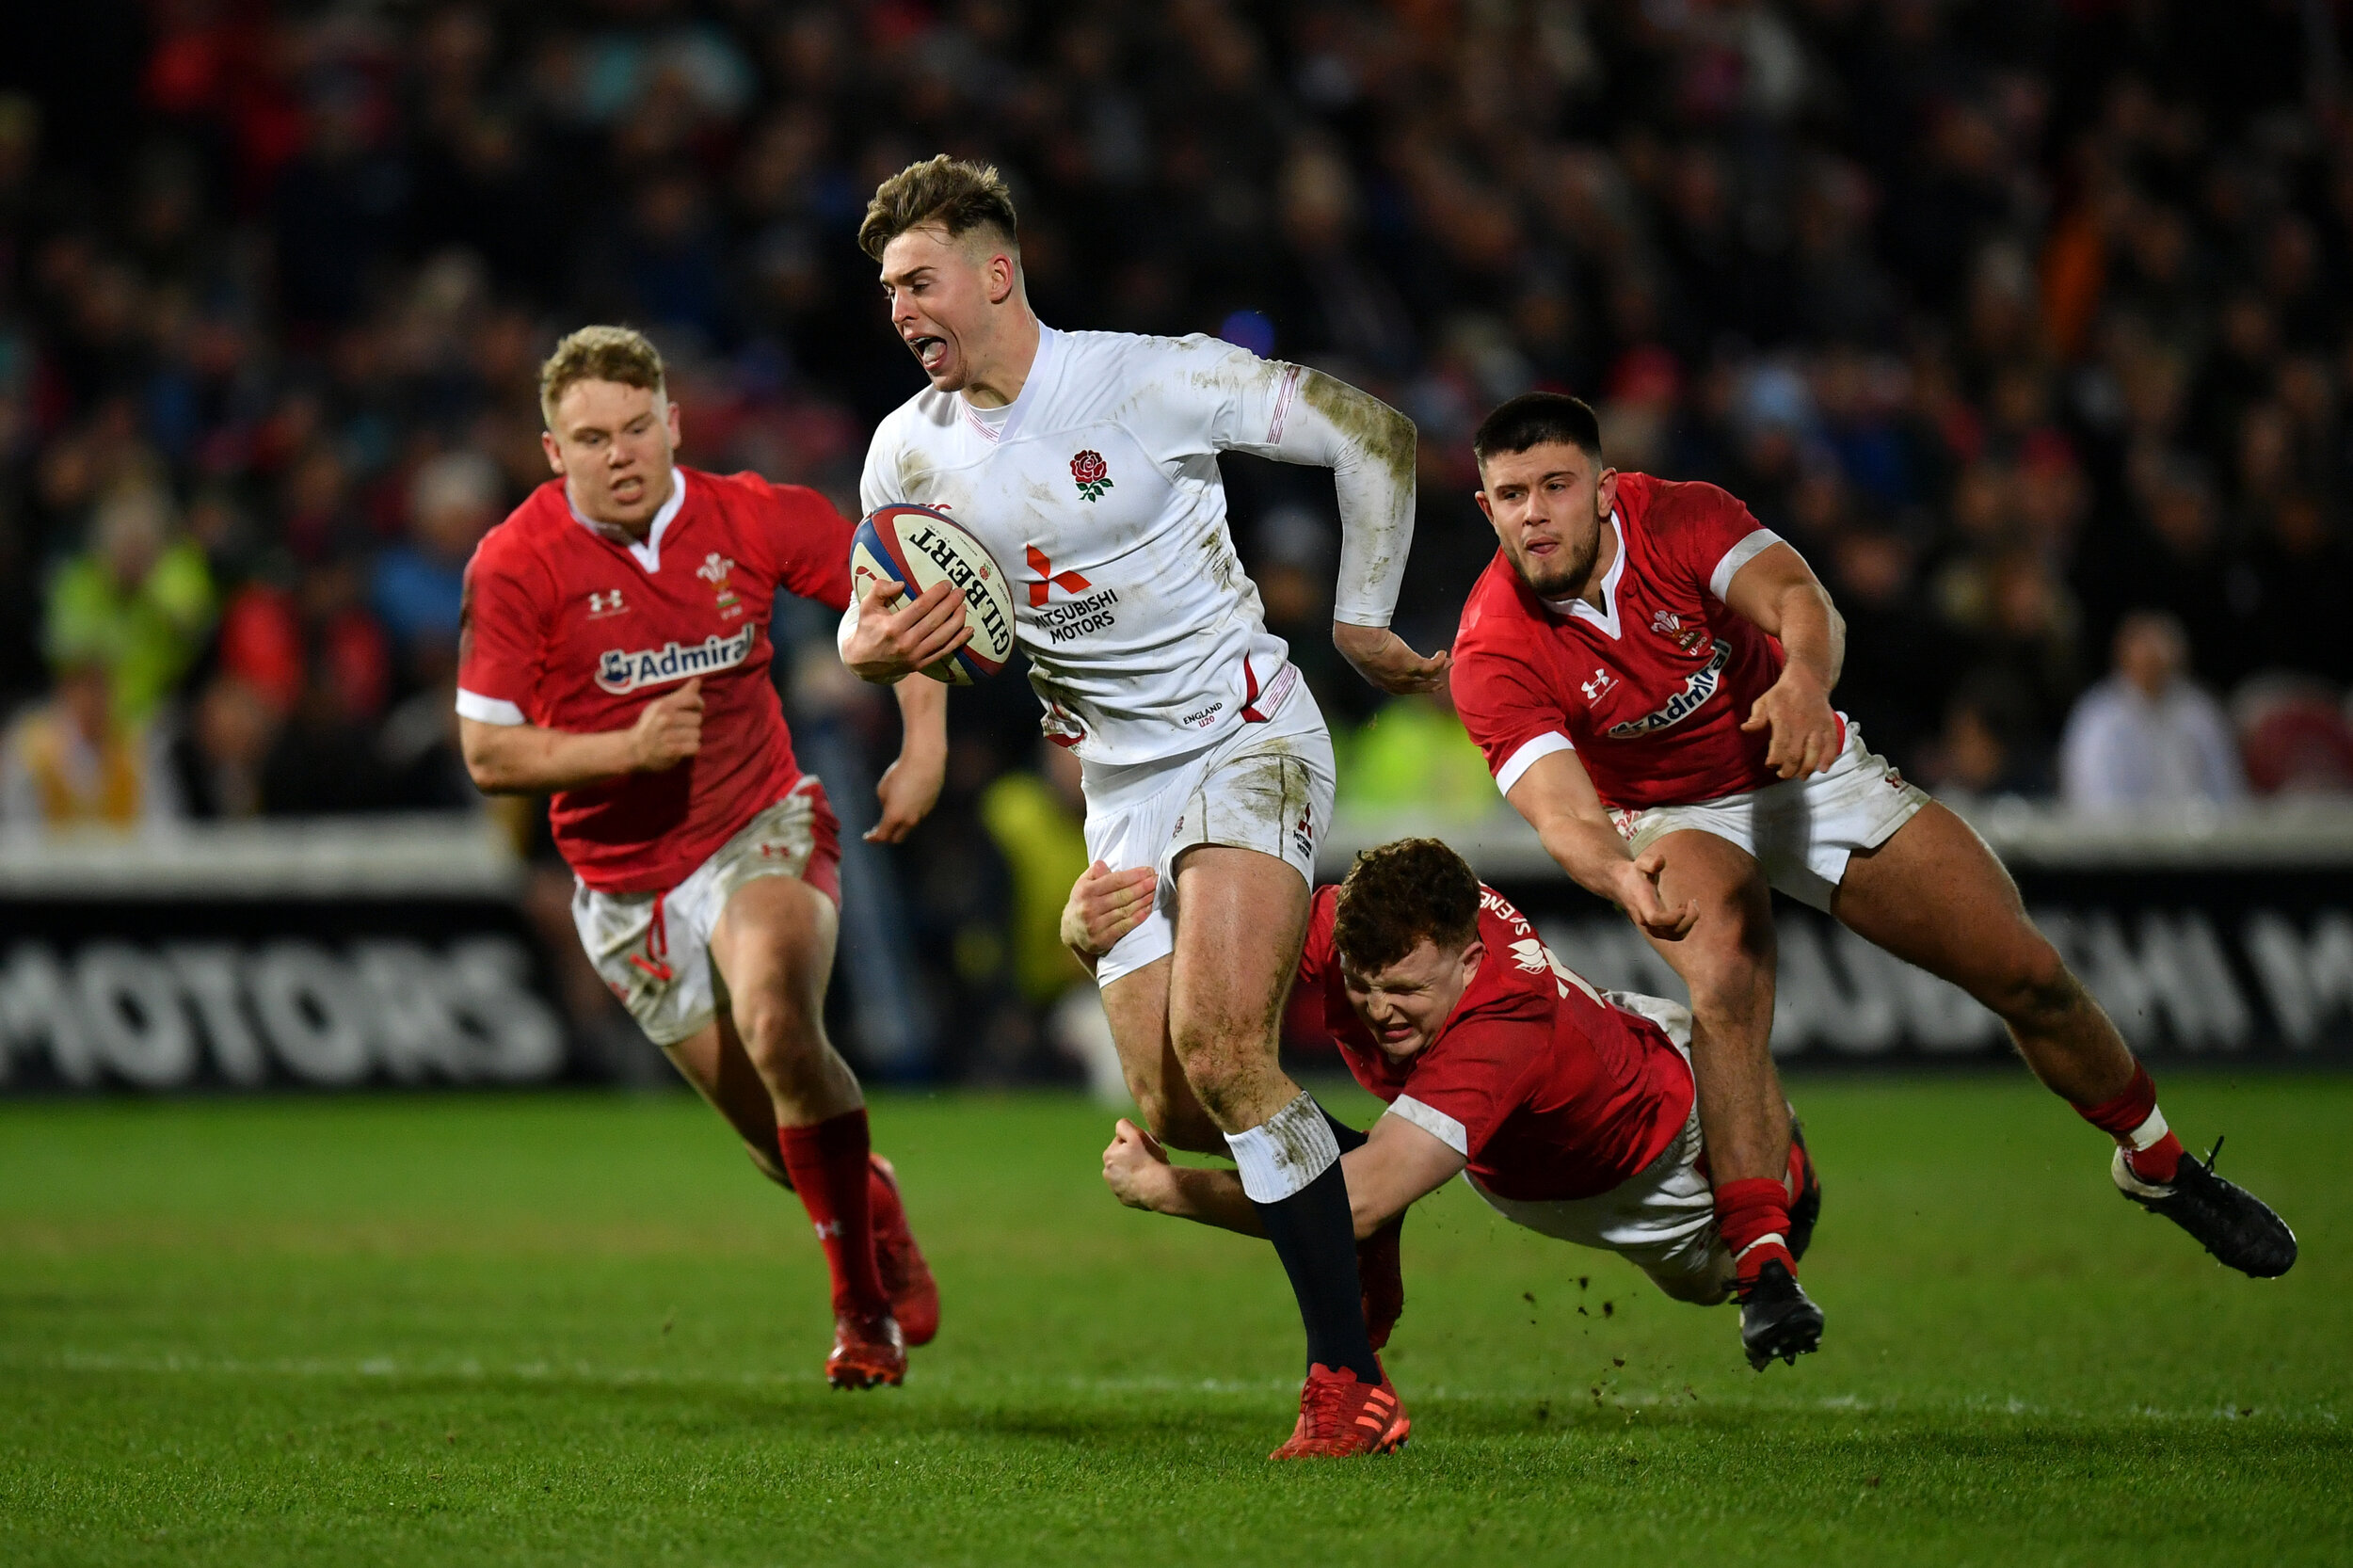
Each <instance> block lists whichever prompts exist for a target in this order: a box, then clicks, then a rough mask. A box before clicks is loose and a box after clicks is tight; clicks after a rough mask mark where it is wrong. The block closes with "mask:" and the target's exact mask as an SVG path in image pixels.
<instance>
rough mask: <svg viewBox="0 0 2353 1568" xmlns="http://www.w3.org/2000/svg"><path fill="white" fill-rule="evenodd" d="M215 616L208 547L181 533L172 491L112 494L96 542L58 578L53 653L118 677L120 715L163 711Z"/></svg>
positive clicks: (96, 520) (51, 625)
mask: <svg viewBox="0 0 2353 1568" xmlns="http://www.w3.org/2000/svg"><path fill="white" fill-rule="evenodd" d="M212 621H213V584H212V575H211V573H210V572H209V571H208V570H207V569H206V568H205V565H204V552H203V551H202V550H201V549H200V547H199V546H198V545H197V544H196V543H195V541H193V540H191V539H187V538H184V537H181V536H178V527H177V519H176V517H175V516H174V513H173V508H172V504H171V497H170V495H169V494H168V492H167V491H165V490H164V489H162V488H159V487H157V486H155V485H152V484H147V485H137V486H125V487H121V488H117V489H115V490H113V491H111V492H109V493H108V494H107V495H106V496H105V497H104V499H103V500H101V501H100V502H99V504H98V506H97V509H96V511H95V512H94V513H93V514H92V516H91V519H90V548H89V549H88V550H87V551H85V552H83V553H82V554H80V555H78V556H75V557H74V558H72V560H70V561H68V562H67V563H66V564H65V566H64V567H63V568H61V569H60V570H59V571H58V573H57V575H56V580H55V581H54V582H53V583H52V584H50V589H49V606H48V627H47V641H48V647H49V650H50V657H51V659H52V661H53V662H55V663H57V664H73V665H74V666H75V667H77V668H79V667H80V665H81V664H83V663H84V662H87V661H95V662H96V663H97V664H98V665H99V666H100V667H101V668H103V669H104V671H105V672H106V675H107V677H108V679H109V680H111V681H112V682H113V691H114V705H115V713H116V716H117V717H118V718H119V719H120V720H121V721H122V722H123V724H125V725H126V726H129V727H131V728H137V727H138V726H141V725H143V724H145V723H146V722H147V721H148V720H149V719H150V718H152V717H153V715H154V713H155V710H156V708H157V707H158V706H159V705H160V704H161V703H162V702H163V700H164V698H165V697H167V696H169V695H170V694H171V691H172V688H173V685H174V684H175V683H176V682H177V681H178V680H179V679H180V677H181V676H182V675H183V674H184V673H185V672H186V670H187V668H188V666H189V665H190V664H194V663H195V661H196V655H197V652H198V650H199V648H200V647H201V639H202V637H203V635H204V633H205V632H207V631H209V630H210V629H211V626H212Z"/></svg>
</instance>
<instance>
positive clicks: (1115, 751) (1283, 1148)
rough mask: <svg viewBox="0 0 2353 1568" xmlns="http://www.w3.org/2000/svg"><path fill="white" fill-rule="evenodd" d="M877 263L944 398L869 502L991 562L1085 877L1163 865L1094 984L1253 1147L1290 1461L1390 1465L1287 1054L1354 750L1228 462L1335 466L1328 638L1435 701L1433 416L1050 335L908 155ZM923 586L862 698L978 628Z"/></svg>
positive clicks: (949, 187)
mask: <svg viewBox="0 0 2353 1568" xmlns="http://www.w3.org/2000/svg"><path fill="white" fill-rule="evenodd" d="M858 243H859V245H860V246H861V247H862V248H864V249H865V250H866V252H867V254H868V255H870V256H872V257H873V258H874V259H875V260H876V261H877V262H879V263H880V264H881V269H882V284H883V289H884V292H885V294H886V296H888V300H889V306H890V319H891V325H892V327H893V328H895V329H896V330H897V332H898V333H899V336H900V338H901V339H902V341H904V343H905V344H907V346H908V348H910V349H911V350H912V351H913V352H914V354H915V356H916V359H917V360H919V361H920V363H921V365H922V367H923V372H924V374H925V376H927V377H928V378H929V379H930V382H931V385H930V387H929V388H928V389H927V390H925V391H923V392H919V393H918V394H917V395H916V396H915V397H913V398H911V399H909V400H908V401H907V402H906V403H905V404H904V405H903V406H902V407H900V408H898V409H897V410H896V411H894V412H893V413H892V414H890V416H889V417H888V418H887V419H885V420H884V421H883V423H882V424H881V426H880V427H879V428H878V429H877V430H876V431H875V433H874V439H873V443H872V446H871V447H870V448H869V449H868V452H867V458H866V471H865V474H864V477H863V479H862V481H861V485H860V489H861V496H860V499H861V503H862V504H863V505H864V506H865V507H866V508H867V509H869V510H870V511H871V510H872V509H873V508H874V507H877V506H880V505H883V504H887V503H890V502H903V501H904V502H915V503H918V504H922V505H926V506H933V507H937V508H938V509H940V510H941V511H944V512H946V513H948V514H949V515H950V516H952V517H953V518H954V519H955V520H957V521H958V522H960V523H962V524H963V525H964V526H965V527H966V528H968V529H969V530H970V531H971V532H972V533H973V534H975V535H976V536H979V537H980V539H981V540H982V541H983V542H984V544H986V545H987V546H988V549H989V551H990V552H991V553H992V554H994V555H995V556H996V558H997V560H998V561H999V563H1000V565H1001V566H1002V567H1003V568H1004V569H1005V571H1006V573H1007V574H1008V576H1009V577H1010V578H1011V579H1012V581H1013V583H1014V585H1015V610H1016V637H1017V639H1018V641H1019V643H1020V646H1021V648H1022V651H1023V652H1024V653H1026V654H1027V655H1028V656H1029V660H1030V666H1031V674H1030V680H1031V682H1032V685H1033V686H1035V688H1036V690H1037V694H1038V697H1039V700H1040V701H1042V702H1043V703H1044V704H1045V707H1046V717H1045V721H1044V728H1045V730H1046V734H1047V736H1048V739H1050V740H1052V741H1054V742H1055V743H1056V744H1061V745H1064V746H1068V747H1070V748H1072V749H1073V750H1074V751H1076V752H1077V754H1078V757H1079V760H1080V763H1081V765H1082V768H1083V774H1084V783H1085V791H1086V798H1087V823H1086V836H1087V848H1088V851H1089V854H1090V856H1092V857H1093V858H1094V859H1095V860H1096V862H1097V863H1098V864H1100V865H1102V866H1104V867H1106V868H1108V869H1114V870H1128V869H1133V868H1140V867H1149V868H1152V869H1153V870H1154V871H1155V872H1157V873H1158V880H1157V883H1156V886H1157V887H1158V888H1160V893H1159V894H1158V897H1157V901H1156V905H1155V907H1154V909H1153V912H1152V914H1151V916H1150V917H1149V918H1148V919H1146V920H1144V921H1142V922H1141V923H1139V924H1138V925H1137V926H1136V927H1135V929H1134V930H1132V931H1130V932H1128V935H1127V936H1124V937H1123V938H1121V940H1120V941H1119V943H1118V944H1117V945H1116V946H1115V947H1113V948H1112V950H1111V952H1108V953H1107V954H1105V955H1104V957H1103V959H1102V961H1101V963H1100V965H1099V967H1098V969H1097V976H1096V978H1097V981H1098V983H1099V984H1101V986H1102V989H1103V1003H1104V1007H1105V1009H1106V1011H1107V1012H1108V1013H1109V1014H1110V1016H1111V1022H1112V1033H1113V1035H1114V1036H1115V1037H1116V1039H1117V1041H1118V1044H1119V1051H1120V1058H1121V1061H1122V1063H1123V1064H1124V1065H1125V1067H1126V1070H1127V1075H1128V1086H1129V1088H1130V1089H1131V1090H1132V1091H1133V1092H1134V1095H1135V1097H1136V1102H1137V1104H1138V1105H1139V1106H1140V1107H1141V1108H1142V1110H1143V1112H1144V1118H1145V1120H1146V1122H1147V1123H1148V1124H1149V1125H1150V1127H1151V1128H1152V1130H1153V1132H1154V1133H1155V1134H1156V1135H1158V1136H1159V1137H1160V1139H1161V1140H1163V1141H1164V1142H1166V1143H1169V1144H1175V1145H1177V1147H1180V1148H1189V1149H1195V1150H1205V1151H1209V1152H1214V1153H1226V1152H1229V1151H1230V1153H1231V1154H1232V1157H1233V1159H1234V1161H1235V1163H1236V1164H1237V1165H1238V1166H1239V1167H1240V1174H1241V1183H1242V1187H1243V1190H1244V1191H1245V1192H1247V1193H1248V1195H1249V1197H1250V1199H1251V1201H1252V1203H1253V1204H1254V1205H1256V1206H1257V1211H1258V1214H1259V1216H1260V1219H1261V1221H1262V1224H1263V1228H1264V1229H1265V1231H1266V1233H1267V1235H1268V1236H1269V1238H1270V1239H1272V1240H1273V1243H1274V1248H1275V1251H1276V1253H1277V1254H1279V1255H1280V1256H1281V1257H1282V1260H1283V1265H1284V1268H1285V1270H1286V1271H1287V1272H1289V1276H1290V1281H1291V1288H1292V1290H1293V1292H1294V1293H1295V1294H1296V1295H1297V1297H1298V1299H1299V1307H1300V1315H1301V1317H1302V1319H1303V1320H1305V1324H1306V1330H1307V1361H1308V1375H1307V1381H1306V1384H1305V1387H1304V1388H1303V1390H1302V1393H1301V1397H1300V1416H1299V1421H1298V1423H1297V1425H1296V1427H1295V1428H1294V1430H1293V1432H1292V1435H1291V1438H1290V1440H1289V1442H1287V1443H1285V1444H1284V1445H1283V1446H1282V1447H1281V1448H1277V1449H1276V1450H1275V1454H1274V1457H1276V1458H1297V1457H1308V1456H1317V1455H1343V1454H1360V1453H1369V1452H1385V1451H1388V1450H1390V1449H1392V1448H1395V1447H1396V1446H1397V1444H1398V1443H1399V1442H1401V1440H1402V1438H1403V1436H1404V1433H1405V1432H1406V1430H1407V1422H1406V1417H1405V1412H1404V1410H1403V1408H1402V1407H1401V1405H1400V1403H1399V1401H1398V1400H1397V1396H1396V1391H1395V1389H1393V1388H1392V1387H1390V1386H1389V1384H1388V1380H1387V1377H1386V1374H1385V1373H1384V1372H1383V1370H1382V1368H1381V1366H1380V1363H1379V1361H1378V1359H1377V1358H1376V1357H1375V1355H1374V1352H1373V1350H1372V1347H1371V1345H1370V1343H1369V1339H1368V1338H1367V1336H1366V1330H1365V1320H1364V1313H1363V1309H1362V1306H1361V1304H1360V1296H1359V1282H1358V1271H1357V1259H1356V1251H1355V1237H1354V1232H1353V1225H1352V1221H1351V1216H1350V1210H1349V1199H1348V1192H1347V1187H1346V1184H1345V1178H1344V1176H1343V1175H1342V1173H1341V1170H1340V1167H1339V1155H1340V1148H1339V1143H1338V1139H1337V1134H1336V1131H1335V1126H1336V1124H1334V1123H1332V1122H1331V1121H1330V1119H1329V1118H1327V1117H1326V1116H1325V1115H1324V1113H1323V1112H1322V1110H1321V1108H1320V1107H1319V1106H1318V1105H1317V1104H1316V1102H1315V1100H1314V1099H1313V1098H1312V1097H1311V1096H1308V1095H1306V1094H1305V1093H1303V1092H1302V1091H1301V1090H1300V1088H1299V1086H1298V1085H1297V1084H1296V1083H1293V1082H1292V1081H1291V1080H1289V1078H1288V1077H1287V1076H1285V1074H1284V1073H1283V1071H1282V1068H1281V1067H1280V1065H1279V1064H1277V1062H1276V1056H1275V1047H1276V1035H1277V1032H1278V1028H1279V1023H1280V1019H1281V1016H1282V1009H1283V1000H1284V997H1285V994H1286V992H1287V990H1288V989H1289V984H1290V980H1291V975H1292V972H1293V970H1294V968H1296V966H1297V964H1298V962H1299V952H1300V943H1301V941H1302V939H1303V937H1304V935H1305V929H1306V919H1307V904H1308V890H1309V888H1310V885H1311V880H1312V878H1313V875H1314V867H1315V853H1316V847H1317V844H1318V842H1319V840H1321V837H1322V834H1323V831H1324V828H1325V826H1326V824H1327V821H1328V819H1329V817H1330V815H1331V808H1332V793H1333V784H1334V778H1333V762H1332V743H1331V738H1330V735H1329V734H1328V732H1327V731H1326V729H1325V728H1324V723H1323V716H1322V714H1321V712H1319V711H1318V709H1317V707H1316V702H1315V698H1314V697H1313V696H1311V695H1310V694H1309V693H1308V691H1307V689H1306V687H1305V683H1304V682H1303V681H1302V680H1300V676H1299V671H1298V669H1297V667H1296V666H1294V665H1293V664H1291V663H1290V661H1289V653H1288V649H1287V648H1286V647H1285V645H1284V643H1283V641H1282V639H1281V638H1279V637H1274V636H1272V635H1270V634H1269V633H1268V632H1267V631H1266V627H1265V623H1264V617H1263V616H1262V614H1261V611H1260V607H1259V602H1258V593H1257V588H1256V587H1255V586H1253V585H1252V584H1251V582H1250V579H1249V578H1248V577H1247V576H1246V575H1245V574H1244V573H1243V571H1242V568H1241V562H1240V561H1239V560H1238V559H1237V558H1236V556H1235V553H1234V547H1233V540H1232V537H1231V536H1230V533H1229V531H1228V528H1227V526H1226V515H1225V487H1224V484H1223V483H1222V481H1221V480H1220V478H1219V474H1218V467H1217V455H1218V454H1219V453H1220V452H1226V451H1235V452H1252V453H1256V454H1257V455H1259V456H1265V457H1272V458H1274V459H1276V460H1278V461H1283V462H1292V463H1305V464H1314V465H1317V466H1320V467H1324V468H1329V469H1331V470H1332V472H1333V475H1334V480H1335V487H1336V489H1337V496H1338V502H1339V511H1340V528H1341V546H1340V573H1339V586H1338V591H1337V594H1336V596H1335V600H1334V610H1333V627H1332V637H1333V641H1334V643H1335V644H1336V645H1337V647H1338V648H1339V650H1340V651H1341V653H1343V654H1344V655H1346V657H1347V658H1348V660H1349V662H1350V663H1351V664H1353V665H1354V666H1355V667H1356V669H1357V670H1358V671H1359V672H1360V673H1362V674H1363V675H1364V677H1365V678H1366V679H1367V680H1370V681H1371V682H1372V683H1373V684H1374V685H1376V686H1379V687H1381V688H1382V689H1383V690H1385V691H1390V692H1413V691H1425V690H1428V689H1429V688H1430V687H1432V686H1433V685H1435V684H1437V682H1438V681H1439V680H1442V679H1443V678H1444V676H1445V672H1446V669H1447V656H1446V655H1445V654H1444V653H1443V652H1441V653H1439V654H1436V655H1434V656H1433V657H1429V658H1424V657H1422V656H1421V655H1419V654H1417V653H1416V652H1415V651H1414V650H1413V649H1412V648H1408V647H1407V646H1406V645H1405V643H1404V642H1403V641H1401V639H1400V638H1399V637H1398V636H1397V635H1396V634H1395V633H1393V632H1390V631H1389V630H1388V624H1389V617H1390V614H1391V612H1392V611H1393V609H1394V608H1395V606H1396V603H1397V594H1398V587H1399V584H1400V581H1401V577H1402V574H1403V571H1404V567H1405V557H1406V552H1407V551H1408V548H1409V547H1410V546H1411V544H1412V542H1413V524H1414V426H1413V424H1412V422H1411V421H1409V420H1407V419H1406V418H1405V417H1404V416H1403V415H1401V414H1399V413H1398V412H1396V411H1395V410H1394V409H1391V408H1387V407H1386V406H1385V405H1384V404H1382V403H1381V402H1380V401H1379V400H1378V399H1376V398H1373V397H1370V396H1369V395H1367V394H1366V393H1364V392H1358V391H1357V390H1355V389H1354V388H1353V387H1349V386H1346V385H1344V384H1342V383H1341V382H1338V381H1336V380H1334V379H1332V378H1331V377H1329V376H1322V375H1320V374H1318V373H1317V372H1314V371H1311V370H1306V369H1304V368H1303V367H1300V366H1297V365H1289V364H1283V363H1279V362H1275V361H1270V360H1261V359H1259V358H1258V357H1257V356H1256V355H1254V354H1251V353H1249V352H1247V351H1245V350H1243V349H1240V348H1236V347H1233V346H1232V345H1230V344H1224V343H1219V342H1217V341H1215V340H1213V339H1209V338H1200V337H1191V338H1181V339H1170V338H1150V337H1138V336H1133V335H1130V334H1127V333H1116V332H1058V331H1055V330H1054V329H1052V328H1048V327H1046V326H1044V325H1042V324H1041V323H1040V322H1039V321H1038V319H1037V317H1036V315H1035V314H1034V313H1033V312H1032V311H1031V309H1030V303H1029V299H1028V296H1027V295H1026V293H1025V292H1024V289H1023V286H1022V278H1021V252H1020V247H1019V244H1018V240H1017V231H1016V219H1015V216H1014V209H1013V202H1012V200H1011V198H1010V197H1009V195H1008V194H1007V192H1006V189H1005V185H1004V182H1003V181H1002V180H1001V179H1000V177H999V176H998V174H997V171H996V170H995V169H993V168H986V167H984V166H976V165H973V164H968V163H959V162H955V161H953V160H951V159H949V158H947V157H945V156H942V157H937V158H933V159H931V160H929V161H927V162H923V163H919V164H914V165H911V166H909V167H908V168H905V169H903V170H902V171H900V172H899V173H898V174H895V175H893V176H892V177H891V178H889V179H888V180H886V181H884V182H883V184H882V185H881V187H880V188H879V189H877V190H876V191H875V193H874V199H873V201H872V204H871V205H870V206H869V207H868V209H867V214H866V219H865V222H864V223H863V224H862V225H861V227H860V229H859V231H858ZM902 597H903V594H902V590H901V589H900V587H899V585H898V584H881V585H879V586H877V587H875V588H873V589H871V590H869V591H868V593H867V594H866V596H865V597H864V599H862V600H858V601H856V602H854V603H853V604H852V606H851V608H850V610H849V612H848V614H847V615H846V616H844V618H843V622H842V634H841V651H842V657H843V659H844V660H845V661H846V662H847V663H848V664H849V665H850V667H851V668H853V669H854V670H856V672H857V673H858V674H859V675H860V676H863V677H864V678H866V679H867V680H876V681H895V680H899V679H901V678H903V677H904V676H905V675H906V674H908V673H909V672H910V671H913V670H917V669H920V668H922V667H923V666H925V665H927V664H932V663H933V662H935V661H936V660H937V659H939V658H941V657H943V656H944V655H945V654H946V653H948V652H949V651H952V649H953V648H957V647H960V646H962V643H963V641H964V640H965V638H966V637H967V635H968V633H967V632H965V630H964V625H963V621H964V611H963V601H962V598H961V596H960V595H958V594H956V593H955V592H954V591H953V590H952V589H950V588H948V587H946V586H945V585H944V584H943V585H938V586H935V587H934V588H932V589H930V590H927V591H926V592H925V593H924V594H923V595H922V596H921V597H920V598H917V599H914V600H911V601H908V602H906V603H904V604H898V600H900V599H901V598H902ZM894 604H898V607H897V608H895V609H894V608H892V606H893V605H894ZM1349 1136H1350V1138H1351V1140H1352V1142H1353V1140H1354V1139H1356V1138H1360V1137H1361V1136H1362V1135H1361V1134H1357V1133H1353V1132H1350V1133H1349Z"/></svg>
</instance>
